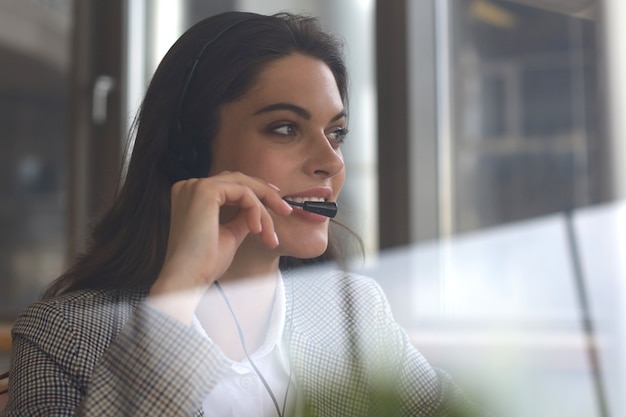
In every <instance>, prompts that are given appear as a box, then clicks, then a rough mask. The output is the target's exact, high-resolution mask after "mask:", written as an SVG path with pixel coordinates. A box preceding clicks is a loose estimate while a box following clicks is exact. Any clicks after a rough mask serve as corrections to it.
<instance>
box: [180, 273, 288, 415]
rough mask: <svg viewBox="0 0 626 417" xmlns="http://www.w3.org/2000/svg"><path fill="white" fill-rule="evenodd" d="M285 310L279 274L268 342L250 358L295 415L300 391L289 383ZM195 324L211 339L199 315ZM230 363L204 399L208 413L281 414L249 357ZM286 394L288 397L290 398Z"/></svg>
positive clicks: (279, 400)
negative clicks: (294, 410)
mask: <svg viewBox="0 0 626 417" xmlns="http://www.w3.org/2000/svg"><path fill="white" fill-rule="evenodd" d="M285 312H286V304H285V286H284V284H283V279H282V276H279V279H278V283H277V285H276V298H275V304H274V309H273V311H272V316H271V318H270V322H269V326H268V332H267V335H266V338H265V341H264V342H263V345H262V346H261V347H259V349H257V350H256V351H255V352H253V353H250V358H252V361H253V362H254V364H255V365H256V366H257V368H258V369H259V371H260V372H261V374H262V375H263V378H265V380H266V381H267V383H268V385H269V386H270V389H271V390H272V392H273V393H274V396H275V398H276V401H277V402H278V406H279V408H280V411H281V413H283V404H286V405H285V407H284V415H285V416H288V415H292V414H293V407H294V404H295V392H296V391H295V386H294V383H293V381H292V382H289V380H290V373H289V361H288V357H287V354H286V352H285V350H284V346H283V343H282V336H283V329H284V327H285ZM192 326H193V327H194V328H195V329H196V330H198V332H200V334H202V335H203V336H204V337H206V338H207V339H209V340H210V338H209V336H208V335H207V334H206V332H205V331H204V329H203V327H202V325H201V324H200V321H199V320H198V318H197V317H195V316H194V319H193V324H192ZM229 360H230V359H229ZM230 363H231V366H230V369H229V370H228V371H227V373H226V375H225V376H224V378H223V379H222V380H221V381H220V382H219V383H218V384H217V385H216V386H215V387H214V388H213V390H212V391H211V392H210V393H209V395H208V396H207V397H206V398H205V399H204V401H203V409H204V413H205V415H206V416H208V417H226V416H267V417H277V416H278V413H277V412H276V407H275V406H274V403H273V401H272V399H271V397H270V394H269V393H268V391H267V389H266V388H265V386H264V385H263V382H261V379H260V378H259V376H258V375H257V374H256V373H255V371H254V369H253V368H252V366H251V365H250V363H249V362H248V359H246V358H244V359H243V360H242V361H240V362H237V361H233V360H230ZM288 387H289V389H288V390H287V388H288ZM285 395H287V396H288V398H287V400H286V401H285Z"/></svg>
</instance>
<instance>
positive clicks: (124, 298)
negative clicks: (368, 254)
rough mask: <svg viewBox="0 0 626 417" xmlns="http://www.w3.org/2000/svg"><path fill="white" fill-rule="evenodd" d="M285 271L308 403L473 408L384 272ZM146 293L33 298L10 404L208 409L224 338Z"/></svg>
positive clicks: (302, 392)
mask: <svg viewBox="0 0 626 417" xmlns="http://www.w3.org/2000/svg"><path fill="white" fill-rule="evenodd" d="M283 276H284V281H285V292H286V299H287V317H286V324H285V332H284V337H285V345H286V347H287V350H288V352H289V355H290V365H291V367H292V378H293V381H294V385H295V387H296V391H297V403H298V406H297V409H298V410H299V413H302V414H306V415H315V416H332V417H337V416H374V415H384V416H392V415H407V416H449V415H450V416H451V415H454V416H456V415H459V414H456V412H458V411H459V409H462V410H466V411H469V410H470V409H471V410H472V413H473V412H474V409H473V406H471V405H470V404H469V402H468V401H467V400H466V398H465V397H464V396H463V394H462V393H460V391H459V390H458V389H457V388H456V386H455V385H454V384H453V383H452V382H451V381H450V378H449V377H447V376H446V375H445V374H443V373H441V372H438V371H436V370H434V369H433V368H432V367H431V366H430V365H429V364H428V363H427V362H426V360H425V359H424V358H423V357H422V355H421V354H420V353H419V352H418V351H417V350H416V349H414V348H413V347H412V346H411V344H410V343H409V341H408V338H407V336H406V334H405V332H404V331H402V330H401V329H400V328H399V327H398V326H397V324H396V323H395V322H394V321H393V318H392V315H391V312H390V310H389V306H388V304H387V302H386V299H385V297H384V295H383V293H382V291H381V290H380V288H379V287H378V285H377V284H376V283H374V281H372V280H371V279H368V278H364V277H360V276H355V275H349V274H346V273H342V272H324V273H320V272H316V273H315V274H312V273H310V272H309V273H303V272H302V271H295V272H292V273H285V274H284V275H283ZM145 296H146V292H145V291H135V292H133V291H95V290H87V291H77V292H73V293H70V294H66V295H63V296H61V297H59V298H56V299H54V300H49V301H43V302H39V303H36V304H34V305H32V306H30V307H28V308H27V309H26V310H25V311H24V312H23V313H22V314H21V315H20V317H19V318H18V320H17V321H16V323H15V325H14V328H13V343H14V344H13V353H12V363H11V376H10V380H9V403H8V405H7V408H6V409H5V410H4V412H2V413H0V415H1V416H6V417H8V416H71V415H79V416H131V415H132V416H135V415H137V416H157V415H159V416H188V415H195V416H202V415H204V413H203V411H202V409H201V407H202V400H203V398H205V397H206V396H207V394H208V393H209V392H210V391H211V388H212V387H213V386H215V384H217V382H218V381H219V380H220V377H221V376H222V375H223V374H224V372H225V371H226V369H227V368H228V364H227V362H226V360H225V358H224V356H223V354H222V353H221V351H220V350H219V349H218V348H217V347H216V346H215V345H213V344H212V343H211V342H210V341H208V340H206V339H205V338H203V337H202V336H201V335H200V334H198V332H197V331H196V330H193V329H192V328H190V327H187V326H185V325H183V324H181V323H180V322H178V321H176V320H175V319H173V318H171V317H169V316H167V315H165V314H163V313H161V312H159V311H158V310H156V309H154V308H152V307H150V306H149V305H147V304H146V303H145V302H144V299H145ZM459 405H460V408H459ZM389 407H392V408H393V411H392V412H391V411H390V408H389ZM454 410H456V411H454ZM469 414H470V413H467V415H469ZM462 415H466V413H463V414H462ZM472 415H474V414H472Z"/></svg>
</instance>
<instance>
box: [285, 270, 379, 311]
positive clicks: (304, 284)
mask: <svg viewBox="0 0 626 417" xmlns="http://www.w3.org/2000/svg"><path fill="white" fill-rule="evenodd" d="M283 278H284V281H285V288H286V289H287V290H288V291H293V292H294V296H295V297H304V298H310V299H324V300H328V299H337V298H339V299H345V298H351V299H352V301H353V302H357V303H359V302H372V301H379V302H385V297H384V294H383V292H382V290H381V288H380V286H379V285H378V283H377V282H376V281H375V280H374V279H372V278H370V277H368V276H364V275H359V274H355V273H352V272H348V271H342V270H338V269H334V268H332V267H330V266H327V267H313V268H311V267H307V268H298V269H293V270H290V271H286V272H283Z"/></svg>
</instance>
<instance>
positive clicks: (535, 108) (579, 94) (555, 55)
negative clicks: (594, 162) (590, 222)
mask: <svg viewBox="0 0 626 417" xmlns="http://www.w3.org/2000/svg"><path fill="white" fill-rule="evenodd" d="M453 4H454V8H453V10H454V13H453V25H452V27H453V28H454V35H453V39H454V40H453V54H452V56H453V58H452V59H453V63H452V68H453V85H454V87H455V88H454V89H453V91H454V93H453V102H454V103H455V106H456V107H455V109H454V110H455V114H456V116H455V121H456V122H455V132H454V133H455V134H454V137H455V142H454V148H455V172H454V176H455V178H456V196H455V200H456V207H455V213H456V216H455V217H456V218H455V221H456V231H457V232H464V231H469V230H475V229H481V228H484V227H489V226H494V225H498V224H502V223H508V222H513V221H516V220H521V219H526V218H531V217H536V216H542V215H546V214H552V213H555V212H559V211H563V210H566V209H569V208H574V207H581V206H587V205H590V204H594V203H597V202H599V201H598V200H599V197H598V196H599V195H600V190H599V188H598V187H596V184H600V182H599V179H598V178H593V177H592V173H593V166H591V165H590V160H591V157H592V156H593V154H594V147H597V146H600V145H601V144H600V142H599V141H598V137H597V136H598V135H597V132H596V130H597V129H596V126H597V123H596V119H597V114H596V112H595V109H597V106H594V105H593V103H595V100H596V97H595V95H594V94H595V92H596V91H597V88H596V84H597V80H596V73H597V68H596V66H597V62H599V59H598V51H597V50H596V49H597V48H596V39H595V23H594V22H593V21H590V20H583V19H577V18H572V17H569V16H566V15H563V14H558V13H553V12H549V11H546V10H541V9H537V8H532V7H527V6H521V5H517V4H513V3H510V2H506V1H490V2H482V1H471V2H470V1H455V2H453ZM487 4H488V7H487V6H486V5H487ZM478 5H482V6H481V7H478Z"/></svg>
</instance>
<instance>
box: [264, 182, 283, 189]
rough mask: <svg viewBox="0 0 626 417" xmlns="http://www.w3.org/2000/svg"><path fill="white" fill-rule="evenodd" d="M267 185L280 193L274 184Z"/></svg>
mask: <svg viewBox="0 0 626 417" xmlns="http://www.w3.org/2000/svg"><path fill="white" fill-rule="evenodd" d="M267 185H269V186H270V187H272V188H273V189H275V190H276V191H280V188H278V187H277V186H275V185H274V184H272V183H269V182H268V183H267Z"/></svg>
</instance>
